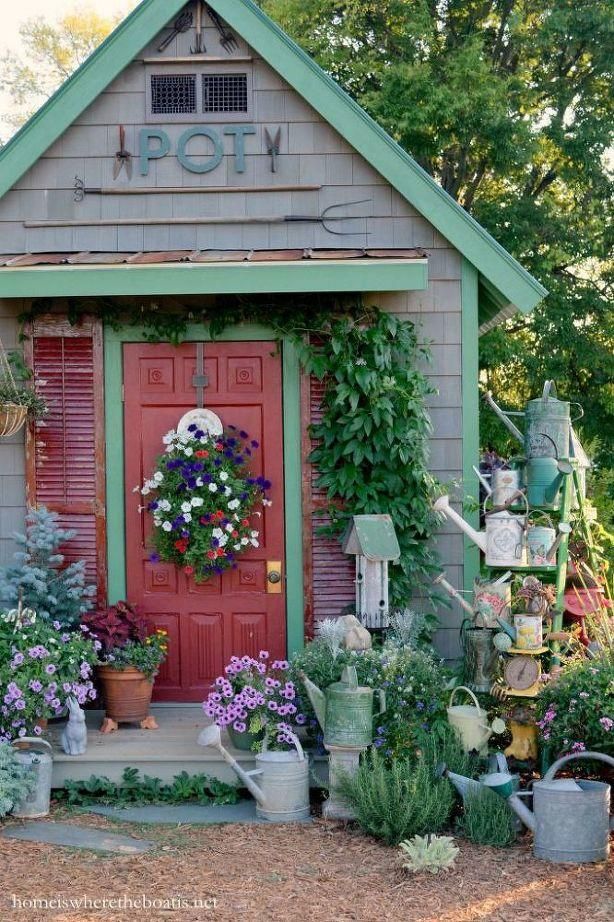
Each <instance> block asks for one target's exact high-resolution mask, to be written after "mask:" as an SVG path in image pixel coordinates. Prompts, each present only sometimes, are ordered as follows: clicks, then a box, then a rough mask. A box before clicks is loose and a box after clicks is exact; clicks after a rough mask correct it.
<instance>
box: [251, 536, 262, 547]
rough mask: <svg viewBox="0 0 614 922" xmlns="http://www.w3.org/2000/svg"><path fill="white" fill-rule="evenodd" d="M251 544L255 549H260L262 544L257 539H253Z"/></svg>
mask: <svg viewBox="0 0 614 922" xmlns="http://www.w3.org/2000/svg"><path fill="white" fill-rule="evenodd" d="M251 544H253V546H254V547H260V542H259V541H256V539H255V538H252V539H251Z"/></svg>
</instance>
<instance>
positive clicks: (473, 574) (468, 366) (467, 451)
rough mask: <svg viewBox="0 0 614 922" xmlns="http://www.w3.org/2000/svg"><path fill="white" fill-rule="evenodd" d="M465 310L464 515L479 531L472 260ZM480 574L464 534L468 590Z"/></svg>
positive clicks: (465, 273) (464, 269)
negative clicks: (476, 500) (476, 503)
mask: <svg viewBox="0 0 614 922" xmlns="http://www.w3.org/2000/svg"><path fill="white" fill-rule="evenodd" d="M461 307H462V319H461V330H462V337H461V338H462V347H461V349H462V351H461V363H462V389H463V394H462V414H463V425H462V430H461V431H462V434H463V495H464V496H465V502H464V504H463V516H464V518H465V519H466V520H467V521H468V522H469V524H470V525H472V526H473V527H474V528H475V529H476V530H479V528H480V514H479V510H478V509H476V508H471V507H472V503H471V499H473V500H475V499H477V498H478V497H479V495H480V490H479V484H478V478H477V475H476V473H475V471H474V470H473V465H474V464H476V463H477V459H478V458H479V456H480V392H479V387H478V380H479V355H478V353H479V348H478V273H477V272H476V269H475V267H474V266H472V265H471V263H470V262H469V260H467V259H465V258H463V260H462V263H461ZM479 574H480V551H479V548H478V547H477V545H476V544H475V543H474V542H473V541H471V540H470V539H469V538H468V536H467V535H463V584H464V589H465V590H466V591H469V590H471V589H472V588H473V581H474V579H476V578H477V577H478V576H479Z"/></svg>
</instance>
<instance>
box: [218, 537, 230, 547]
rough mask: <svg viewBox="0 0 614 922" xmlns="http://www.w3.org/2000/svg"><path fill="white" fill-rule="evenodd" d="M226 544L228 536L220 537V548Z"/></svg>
mask: <svg viewBox="0 0 614 922" xmlns="http://www.w3.org/2000/svg"><path fill="white" fill-rule="evenodd" d="M227 544H228V535H222V537H221V538H220V547H225V546H226V545H227Z"/></svg>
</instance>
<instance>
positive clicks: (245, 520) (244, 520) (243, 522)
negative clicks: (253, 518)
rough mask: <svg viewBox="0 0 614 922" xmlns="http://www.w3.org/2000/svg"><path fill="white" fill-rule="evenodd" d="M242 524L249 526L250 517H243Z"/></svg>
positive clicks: (245, 526)
mask: <svg viewBox="0 0 614 922" xmlns="http://www.w3.org/2000/svg"><path fill="white" fill-rule="evenodd" d="M241 525H243V526H244V528H247V526H248V525H249V519H241Z"/></svg>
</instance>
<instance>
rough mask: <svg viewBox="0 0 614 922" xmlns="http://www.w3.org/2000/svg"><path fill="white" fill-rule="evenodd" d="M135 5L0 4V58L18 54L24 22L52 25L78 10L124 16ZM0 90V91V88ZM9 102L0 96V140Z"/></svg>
mask: <svg viewBox="0 0 614 922" xmlns="http://www.w3.org/2000/svg"><path fill="white" fill-rule="evenodd" d="M135 5H136V0H89V2H87V0H86V2H79V0H0V57H1V56H3V55H4V54H5V53H6V52H7V51H9V50H10V51H12V52H14V53H15V54H19V52H20V50H21V44H20V40H19V27H20V25H21V24H22V23H24V22H25V21H26V20H28V19H35V18H37V17H39V16H42V17H44V18H45V19H47V20H49V21H50V22H53V21H54V20H56V19H58V18H59V17H60V16H62V14H63V13H67V12H69V11H70V10H74V9H78V8H79V7H84V6H85V7H88V6H89V7H94V8H96V7H98V9H99V10H100V11H104V12H105V13H108V14H112V13H116V12H125V11H127V10H129V9H131V8H132V7H134V6H135ZM0 90H1V88H0ZM9 108H10V100H9V99H8V97H7V96H6V94H4V93H2V92H0V123H2V124H0V137H4V138H6V137H7V133H8V134H10V132H11V129H7V128H6V127H5V124H4V122H3V118H4V115H5V113H6V112H8V111H9Z"/></svg>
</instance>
